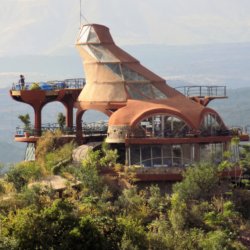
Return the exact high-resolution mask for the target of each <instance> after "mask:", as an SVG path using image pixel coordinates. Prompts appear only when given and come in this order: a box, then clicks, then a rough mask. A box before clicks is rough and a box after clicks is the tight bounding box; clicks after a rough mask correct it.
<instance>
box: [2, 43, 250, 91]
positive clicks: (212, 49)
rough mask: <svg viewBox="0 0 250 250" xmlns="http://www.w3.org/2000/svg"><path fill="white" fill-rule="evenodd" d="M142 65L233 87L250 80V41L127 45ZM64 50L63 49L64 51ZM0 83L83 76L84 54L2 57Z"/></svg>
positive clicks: (168, 74)
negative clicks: (20, 77)
mask: <svg viewBox="0 0 250 250" xmlns="http://www.w3.org/2000/svg"><path fill="white" fill-rule="evenodd" d="M123 48H124V49H125V50H126V51H128V52H129V53H130V54H131V55H133V56H134V57H135V58H137V59H138V60H139V61H140V62H141V63H142V64H143V65H145V66H146V67H148V68H149V69H150V70H152V71H154V72H155V73H157V74H159V75H160V76H162V77H163V78H165V79H166V80H167V81H170V80H174V81H178V80H180V81H188V82H191V83H193V84H226V85H227V86H228V87H230V88H241V87H248V86H249V83H250V71H249V68H250V43H228V44H214V45H192V46H166V45H157V44H152V45H149V44H145V45H133V46H124V47H123ZM62 53H63V51H62ZM0 69H1V72H0V86H1V87H7V86H8V85H10V84H11V83H12V82H13V81H16V80H17V79H18V75H19V74H20V73H23V74H24V75H25V76H26V80H27V81H44V80H54V79H59V80H60V79H65V78H73V77H83V76H84V72H83V68H82V62H81V58H80V56H79V54H78V52H77V50H76V49H75V48H70V49H67V50H65V54H62V55H60V56H59V55H50V56H47V55H44V56H41V55H27V56H16V57H0Z"/></svg>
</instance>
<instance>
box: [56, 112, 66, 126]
mask: <svg viewBox="0 0 250 250" xmlns="http://www.w3.org/2000/svg"><path fill="white" fill-rule="evenodd" d="M57 123H58V124H59V127H60V129H61V130H62V129H63V128H64V126H65V123H66V117H65V115H64V114H63V113H62V112H60V113H58V115H57Z"/></svg>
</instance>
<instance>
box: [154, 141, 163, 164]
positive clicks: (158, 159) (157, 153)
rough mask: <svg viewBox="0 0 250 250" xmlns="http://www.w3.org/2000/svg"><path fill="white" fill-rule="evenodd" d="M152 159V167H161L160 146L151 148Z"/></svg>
mask: <svg viewBox="0 0 250 250" xmlns="http://www.w3.org/2000/svg"><path fill="white" fill-rule="evenodd" d="M152 158H153V166H154V167H157V166H161V165H162V159H161V158H162V157H161V146H158V145H154V146H152Z"/></svg>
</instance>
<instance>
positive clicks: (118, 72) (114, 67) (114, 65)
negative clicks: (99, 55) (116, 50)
mask: <svg viewBox="0 0 250 250" xmlns="http://www.w3.org/2000/svg"><path fill="white" fill-rule="evenodd" d="M105 66H106V67H108V68H109V69H110V70H111V71H112V72H113V73H114V74H116V75H118V76H120V77H122V73H121V68H120V64H119V63H105Z"/></svg>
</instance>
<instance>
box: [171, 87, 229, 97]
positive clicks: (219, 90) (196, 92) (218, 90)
mask: <svg viewBox="0 0 250 250" xmlns="http://www.w3.org/2000/svg"><path fill="white" fill-rule="evenodd" d="M175 89H176V90H178V91H179V92H181V93H182V94H183V95H185V96H188V97H205V96H209V97H227V89H226V86H202V85H201V86H197V85H194V86H181V87H176V88H175Z"/></svg>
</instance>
